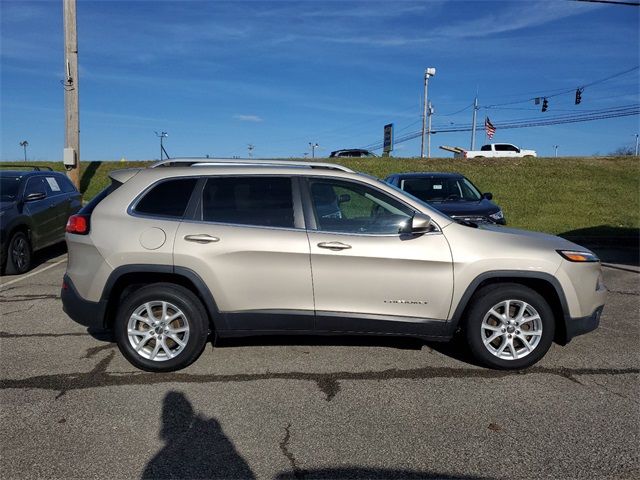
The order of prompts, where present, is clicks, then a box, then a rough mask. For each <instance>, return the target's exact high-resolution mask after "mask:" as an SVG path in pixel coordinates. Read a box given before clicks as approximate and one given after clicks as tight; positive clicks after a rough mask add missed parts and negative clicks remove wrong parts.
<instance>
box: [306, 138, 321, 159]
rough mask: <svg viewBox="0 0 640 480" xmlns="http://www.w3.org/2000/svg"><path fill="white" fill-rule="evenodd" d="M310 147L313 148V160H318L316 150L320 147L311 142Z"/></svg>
mask: <svg viewBox="0 0 640 480" xmlns="http://www.w3.org/2000/svg"><path fill="white" fill-rule="evenodd" d="M309 146H310V147H311V158H316V148H318V147H319V146H320V145H318V143H317V142H316V143H312V142H309Z"/></svg>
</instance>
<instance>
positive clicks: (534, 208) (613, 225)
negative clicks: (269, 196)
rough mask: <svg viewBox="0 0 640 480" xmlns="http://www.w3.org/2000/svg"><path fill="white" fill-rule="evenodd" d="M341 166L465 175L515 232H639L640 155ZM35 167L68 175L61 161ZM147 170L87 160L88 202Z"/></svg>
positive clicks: (84, 185)
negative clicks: (113, 180) (117, 175)
mask: <svg viewBox="0 0 640 480" xmlns="http://www.w3.org/2000/svg"><path fill="white" fill-rule="evenodd" d="M318 160H319V161H328V160H327V159H318ZM331 161H334V159H331ZM338 163H341V164H343V165H346V166H348V167H350V168H352V169H354V170H358V171H362V172H365V173H369V174H371V175H375V176H376V177H380V178H384V177H386V176H387V175H389V174H391V173H393V172H410V171H443V172H460V173H462V174H464V175H466V176H467V177H468V178H469V179H471V181H472V182H473V183H475V184H476V186H477V187H478V188H480V189H481V190H482V191H483V192H492V193H493V195H494V201H495V202H496V203H498V204H499V205H500V206H501V207H502V208H503V210H504V212H505V215H506V217H507V221H508V223H509V225H510V226H514V227H519V228H526V229H531V230H540V231H544V232H549V233H554V234H563V235H565V236H570V237H571V236H577V237H584V236H596V237H606V236H617V237H619V236H632V237H637V235H638V229H639V227H640V159H638V158H636V157H602V158H600V157H580V158H568V157H562V158H535V159H473V160H464V159H452V158H446V159H444V158H437V159H431V160H422V159H404V158H403V159H395V158H375V159H340V160H339V161H338ZM34 164H35V162H34ZM37 164H38V165H46V166H50V167H52V168H54V169H55V170H60V171H63V170H64V169H63V167H62V163H61V162H38V163H37ZM4 165H7V164H6V163H5V164H4ZM146 165H148V162H112V161H107V162H82V180H81V190H82V191H83V193H84V198H85V200H89V199H91V198H92V197H93V196H94V195H96V194H97V193H98V192H99V191H100V190H101V189H102V188H104V187H105V186H106V185H107V184H108V182H109V180H108V175H109V172H111V171H112V170H117V169H120V168H131V167H144V166H146Z"/></svg>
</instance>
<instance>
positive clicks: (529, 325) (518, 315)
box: [480, 300, 542, 360]
mask: <svg viewBox="0 0 640 480" xmlns="http://www.w3.org/2000/svg"><path fill="white" fill-rule="evenodd" d="M480 334H481V335H482V343H483V344H484V346H485V348H486V349H487V350H488V351H489V352H491V354H492V355H494V356H496V357H498V358H501V359H503V360H518V359H521V358H524V357H526V356H527V355H529V354H530V353H531V352H533V351H534V350H535V349H536V347H537V346H538V344H539V343H540V340H541V339H542V319H541V318H540V314H539V313H538V312H537V310H536V309H535V308H534V307H533V306H531V305H530V304H528V303H527V302H524V301H522V300H504V301H502V302H500V303H497V304H495V305H494V306H493V307H491V308H490V309H489V311H488V312H487V313H486V314H485V316H484V318H483V320H482V324H481V326H480Z"/></svg>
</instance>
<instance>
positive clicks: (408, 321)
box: [62, 160, 605, 371]
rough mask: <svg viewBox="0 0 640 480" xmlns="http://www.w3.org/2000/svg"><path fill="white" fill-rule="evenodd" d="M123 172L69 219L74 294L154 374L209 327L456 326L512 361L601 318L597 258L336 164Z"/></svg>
mask: <svg viewBox="0 0 640 480" xmlns="http://www.w3.org/2000/svg"><path fill="white" fill-rule="evenodd" d="M111 182H112V183H111V185H110V186H109V187H108V188H107V189H105V190H104V191H103V192H101V193H100V194H99V195H98V196H96V197H95V198H94V199H93V200H92V201H91V202H90V203H89V204H87V205H86V206H85V207H84V208H83V209H82V210H81V211H80V213H79V214H78V215H74V216H72V217H71V218H70V219H69V223H68V225H67V237H66V239H67V244H68V247H69V262H68V266H67V272H66V274H65V277H64V283H63V286H62V302H63V305H64V309H65V312H67V314H68V315H69V316H70V317H71V318H72V319H73V320H75V321H77V322H79V323H81V324H83V325H87V326H94V327H100V328H112V329H114V331H115V336H116V339H117V342H118V345H119V348H120V350H121V352H122V353H123V355H124V356H125V357H126V358H127V359H128V360H129V361H130V362H131V363H132V364H133V365H135V366H137V367H139V368H141V369H144V370H150V371H172V370H177V369H180V368H184V367H186V366H187V365H189V364H190V363H192V362H193V361H195V360H196V359H197V358H198V356H199V355H200V353H201V352H202V350H203V348H204V345H205V343H206V341H207V337H208V335H209V334H210V333H211V332H213V333H214V334H215V335H219V336H220V337H224V336H243V335H263V334H264V335H271V334H278V335H281V334H318V335H333V334H340V335H342V334H345V335H346V334H360V335H378V334H382V335H407V336H415V337H420V338H424V339H428V340H443V341H447V340H449V339H451V338H452V336H453V335H454V333H456V332H461V334H463V335H464V336H465V338H466V341H467V343H468V345H469V347H470V350H471V352H472V353H473V354H474V355H475V357H476V358H477V359H478V360H479V361H480V362H482V363H484V364H485V365H487V366H490V367H493V368H502V369H517V368H524V367H528V366H530V365H532V364H534V363H535V362H537V361H538V360H539V359H540V358H542V357H543V356H544V354H545V353H546V352H547V350H548V349H549V347H550V346H551V343H552V342H553V341H554V340H555V341H557V342H558V343H561V344H565V343H566V342H568V341H569V340H570V339H571V338H572V337H574V336H576V335H579V334H582V333H586V332H588V331H590V330H593V329H594V328H596V327H597V326H598V323H599V319H600V314H601V312H602V308H603V304H604V299H605V288H604V285H603V283H602V276H601V267H600V262H599V260H598V259H597V258H596V257H595V256H594V254H593V253H591V252H590V251H588V250H586V249H585V248H583V247H580V246H578V245H576V244H573V243H570V242H568V241H566V240H564V239H562V238H559V237H555V236H551V235H545V234H541V233H533V232H527V231H522V230H515V229H510V228H505V227H502V226H499V225H476V224H473V223H470V222H465V221H454V220H452V219H451V218H449V217H447V216H446V215H444V214H442V213H439V212H438V211H437V210H434V209H433V208H432V207H430V206H429V205H427V204H426V203H423V202H422V201H420V200H418V199H417V198H415V197H413V196H411V195H409V194H407V193H406V192H403V191H401V190H398V189H396V188H394V187H393V186H391V185H389V184H387V183H384V182H382V181H381V180H378V179H376V178H373V177H370V176H367V175H363V174H360V173H356V172H353V171H351V170H349V169H347V168H345V167H342V166H339V165H333V164H327V163H313V162H290V161H275V160H274V161H270V160H263V161H258V160H252V161H249V160H247V161H244V160H226V161H225V160H206V161H194V160H171V161H165V162H162V163H160V164H157V165H155V166H153V167H150V168H143V169H130V170H120V171H116V172H113V173H112V174H111Z"/></svg>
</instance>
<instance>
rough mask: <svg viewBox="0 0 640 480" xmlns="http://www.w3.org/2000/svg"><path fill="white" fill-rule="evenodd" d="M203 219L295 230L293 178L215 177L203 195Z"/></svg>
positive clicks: (208, 182)
mask: <svg viewBox="0 0 640 480" xmlns="http://www.w3.org/2000/svg"><path fill="white" fill-rule="evenodd" d="M202 220H204V221H205V222H219V223H231V224H236V225H252V226H261V227H279V228H294V213H293V197H292V186H291V179H290V178H285V177H249V176H243V177H213V178H209V179H208V180H207V183H206V185H205V187H204V190H203V192H202Z"/></svg>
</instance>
